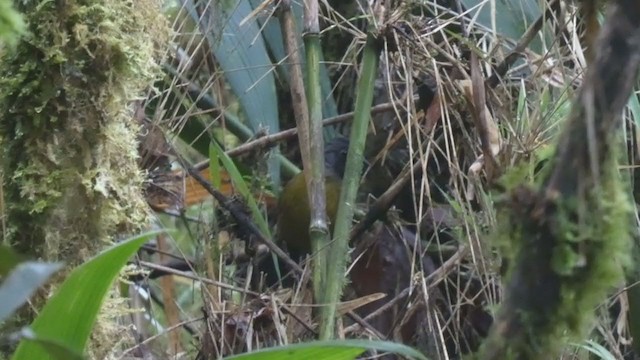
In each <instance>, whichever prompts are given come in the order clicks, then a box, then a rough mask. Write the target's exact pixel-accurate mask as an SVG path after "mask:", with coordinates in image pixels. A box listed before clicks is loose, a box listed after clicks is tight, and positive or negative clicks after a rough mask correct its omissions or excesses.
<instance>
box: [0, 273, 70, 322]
mask: <svg viewBox="0 0 640 360" xmlns="http://www.w3.org/2000/svg"><path fill="white" fill-rule="evenodd" d="M61 267H62V265H61V264H51V263H39V262H35V261H33V262H32V261H29V262H23V263H21V264H19V265H18V266H16V267H15V268H14V269H13V271H12V272H11V273H10V274H9V276H7V278H6V279H4V281H3V282H2V286H0V323H1V322H2V321H3V320H5V319H6V318H8V317H9V316H10V315H11V314H12V313H13V312H14V311H16V310H17V309H18V308H19V307H20V306H22V304H24V303H25V302H26V301H27V300H29V298H30V297H31V295H33V293H34V292H35V291H36V290H38V288H39V287H40V286H42V285H43V284H44V283H45V282H46V281H47V279H49V277H51V275H53V274H54V273H55V272H56V271H58V270H59V269H60V268H61Z"/></svg>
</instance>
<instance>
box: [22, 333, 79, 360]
mask: <svg viewBox="0 0 640 360" xmlns="http://www.w3.org/2000/svg"><path fill="white" fill-rule="evenodd" d="M20 339H21V340H22V341H26V342H29V343H33V344H35V345H37V346H40V347H41V348H42V349H43V350H45V351H46V352H47V354H49V356H50V358H52V359H56V360H82V359H84V357H83V356H82V353H80V352H77V351H74V350H72V349H70V348H68V347H67V346H65V345H62V344H60V342H58V341H56V340H50V339H44V338H39V337H38V336H36V334H35V333H34V332H33V331H32V330H31V329H29V328H24V329H22V331H20Z"/></svg>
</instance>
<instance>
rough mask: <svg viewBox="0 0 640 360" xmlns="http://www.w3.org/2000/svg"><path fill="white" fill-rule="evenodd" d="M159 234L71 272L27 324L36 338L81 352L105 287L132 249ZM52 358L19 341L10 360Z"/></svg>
mask: <svg viewBox="0 0 640 360" xmlns="http://www.w3.org/2000/svg"><path fill="white" fill-rule="evenodd" d="M159 233H161V231H152V232H148V233H145V234H143V235H140V236H136V237H134V238H132V239H129V240H127V241H124V242H122V243H119V244H117V245H115V246H113V247H112V248H110V249H108V250H106V251H104V252H102V253H101V254H99V255H98V256H96V257H94V258H93V259H91V260H89V261H87V262H86V263H84V264H82V265H80V266H79V267H77V268H76V269H74V270H73V271H72V272H71V273H70V274H69V277H68V278H67V279H66V280H65V281H64V283H63V284H62V285H61V286H60V289H58V292H57V293H56V294H55V295H54V296H53V297H52V298H51V299H49V301H48V302H47V304H46V305H45V306H44V308H43V309H42V312H40V315H38V317H37V318H36V319H35V321H34V322H33V324H32V325H31V329H32V330H33V331H34V332H35V334H36V338H43V339H48V340H49V341H55V342H56V343H58V344H60V345H61V346H64V347H67V348H69V350H70V351H74V352H78V353H83V351H84V347H85V345H86V343H87V340H88V339H89V335H90V334H91V330H92V328H93V325H94V322H95V320H96V317H97V316H98V311H99V310H100V307H101V306H102V302H103V300H104V297H105V295H106V294H107V291H108V290H109V287H110V286H111V284H112V283H113V281H114V280H115V278H116V276H117V275H118V273H119V272H120V270H121V269H122V267H123V266H124V265H125V264H126V262H127V260H128V259H129V258H130V257H131V256H132V255H133V254H134V253H135V252H136V250H137V249H138V248H139V247H140V246H141V245H142V244H144V243H145V242H146V241H148V240H149V238H151V237H152V236H155V235H157V234H159ZM52 358H53V357H52V356H51V355H50V354H48V353H47V351H46V350H44V349H43V348H42V347H41V346H40V345H38V344H37V343H34V342H26V341H23V342H21V343H20V345H19V346H18V349H17V351H16V352H15V354H14V355H13V358H12V359H13V360H33V359H38V360H45V359H52Z"/></svg>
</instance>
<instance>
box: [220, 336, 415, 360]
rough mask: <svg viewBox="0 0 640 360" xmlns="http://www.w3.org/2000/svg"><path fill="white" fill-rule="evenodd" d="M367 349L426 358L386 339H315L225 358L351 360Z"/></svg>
mask: <svg viewBox="0 0 640 360" xmlns="http://www.w3.org/2000/svg"><path fill="white" fill-rule="evenodd" d="M367 350H378V351H382V352H388V353H394V354H398V355H402V356H405V357H407V358H413V359H421V360H426V359H427V358H426V357H425V356H424V355H422V354H421V353H420V352H418V351H416V350H415V349H412V348H410V347H408V346H406V345H402V344H397V343H392V342H387V341H367V340H332V341H315V342H310V343H305V344H296V345H289V346H283V347H275V348H269V349H265V350H261V351H256V352H253V353H248V354H242V355H237V356H232V357H229V358H227V359H228V360H231V359H233V360H253V359H256V360H257V359H260V360H270V359H273V360H280V359H292V360H293V359H323V360H351V359H355V358H356V357H357V356H359V355H361V354H362V353H363V352H365V351H367Z"/></svg>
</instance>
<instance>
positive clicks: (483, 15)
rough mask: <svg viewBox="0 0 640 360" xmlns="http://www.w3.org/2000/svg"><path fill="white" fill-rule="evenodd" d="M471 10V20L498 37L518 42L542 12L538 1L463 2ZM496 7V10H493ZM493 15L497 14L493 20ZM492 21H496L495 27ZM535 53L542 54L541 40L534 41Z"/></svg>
mask: <svg viewBox="0 0 640 360" xmlns="http://www.w3.org/2000/svg"><path fill="white" fill-rule="evenodd" d="M461 2H462V4H463V5H464V6H465V8H466V9H469V10H470V12H469V15H468V17H469V18H473V19H475V20H476V21H477V22H478V23H479V24H481V25H483V26H484V27H486V28H488V29H492V30H493V29H494V28H495V31H496V33H497V34H498V35H501V36H503V37H506V38H509V39H511V40H513V41H517V40H518V39H520V38H521V37H522V35H523V34H524V32H525V30H526V29H527V27H528V26H529V25H531V24H532V23H533V22H534V21H536V20H537V19H538V18H539V17H540V15H542V13H543V12H542V11H541V10H540V1H538V0H495V1H486V0H462V1H461ZM492 6H495V8H492ZM492 13H493V14H495V17H494V19H492ZM492 20H495V26H494V23H493V21H492ZM530 47H531V48H532V50H533V51H536V52H538V53H540V52H541V51H542V46H541V42H540V39H539V38H536V39H535V40H534V41H532V43H531V46H530Z"/></svg>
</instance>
